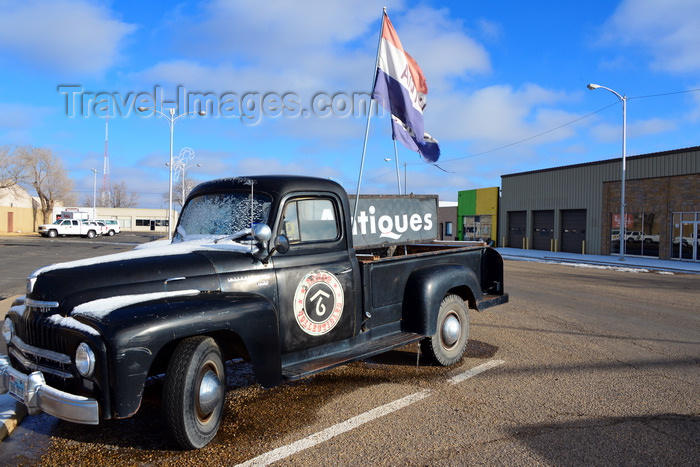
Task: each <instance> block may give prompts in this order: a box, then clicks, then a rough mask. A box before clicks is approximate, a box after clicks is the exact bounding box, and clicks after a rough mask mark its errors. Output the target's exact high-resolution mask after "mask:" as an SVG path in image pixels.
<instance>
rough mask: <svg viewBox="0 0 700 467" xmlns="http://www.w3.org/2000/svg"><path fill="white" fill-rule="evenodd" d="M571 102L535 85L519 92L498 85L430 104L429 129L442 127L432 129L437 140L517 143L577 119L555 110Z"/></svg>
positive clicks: (565, 131) (555, 136) (551, 136)
mask: <svg viewBox="0 0 700 467" xmlns="http://www.w3.org/2000/svg"><path fill="white" fill-rule="evenodd" d="M568 99H569V97H568V96H567V95H566V94H564V93H562V92H558V91H552V90H548V89H545V88H542V87H540V86H537V85H534V84H525V85H524V86H522V87H521V88H519V89H513V87H512V86H510V85H497V86H489V87H486V88H483V89H479V90H477V91H475V92H473V93H472V94H464V93H462V94H458V93H453V94H452V95H450V96H444V97H440V98H438V99H434V100H431V101H429V103H428V108H427V109H426V113H425V115H426V122H427V123H426V128H429V129H431V128H439V129H440V132H439V133H438V132H436V131H435V130H432V131H433V132H434V133H435V136H436V137H437V138H438V140H439V139H440V138H441V137H442V138H449V139H453V140H458V141H464V140H469V141H473V142H476V143H477V144H484V145H490V146H493V145H494V144H508V143H514V142H516V141H520V140H524V139H527V138H531V137H534V136H536V135H539V134H541V133H544V132H547V131H549V130H552V129H553V128H557V127H559V126H561V125H564V124H565V123H568V122H571V121H573V120H575V119H576V118H577V117H578V116H577V115H575V114H571V113H568V112H565V111H561V110H554V108H555V107H556V106H557V105H561V103H562V102H566V101H567V100H568ZM429 131H430V130H429ZM571 131H572V130H571V129H570V128H567V127H564V128H562V129H560V130H559V131H553V132H551V133H546V134H544V135H542V136H541V137H538V138H537V140H536V143H542V142H546V141H555V140H560V139H563V138H565V137H567V136H570V134H571Z"/></svg>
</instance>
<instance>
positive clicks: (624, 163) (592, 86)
mask: <svg viewBox="0 0 700 467" xmlns="http://www.w3.org/2000/svg"><path fill="white" fill-rule="evenodd" d="M587 87H588V89H591V90H593V89H598V88H601V89H605V90H606V91H610V92H611V93H613V94H615V95H616V96H617V98H618V99H620V102H621V103H622V186H621V193H620V261H624V260H625V242H626V239H625V223H626V222H625V221H626V219H625V172H626V170H627V96H622V95H620V94H619V93H617V92H615V91H613V90H612V89H610V88H606V87H605V86H601V85H599V84H592V83H591V84H589V85H588V86H587Z"/></svg>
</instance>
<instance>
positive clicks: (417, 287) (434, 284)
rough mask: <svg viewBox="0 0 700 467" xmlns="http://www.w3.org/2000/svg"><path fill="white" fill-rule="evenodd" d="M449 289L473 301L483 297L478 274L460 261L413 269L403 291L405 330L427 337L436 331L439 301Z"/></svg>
mask: <svg viewBox="0 0 700 467" xmlns="http://www.w3.org/2000/svg"><path fill="white" fill-rule="evenodd" d="M467 289H468V290H467ZM450 290H455V293H457V294H458V295H460V296H461V297H462V298H463V299H465V300H469V301H470V304H472V303H475V302H476V301H478V300H480V299H481V297H482V292H481V288H480V287H479V279H478V278H477V276H476V273H474V271H473V270H471V269H469V268H467V267H465V266H462V265H460V264H436V265H431V266H426V267H423V268H418V269H416V270H415V271H413V273H411V275H410V276H409V278H408V281H407V282H406V293H405V294H404V304H403V309H404V312H403V320H404V323H405V331H407V332H415V333H418V334H423V335H425V336H432V335H433V334H435V333H436V332H437V314H438V311H439V309H440V303H441V302H442V299H443V298H445V295H446V294H447V293H448V292H449V291H450Z"/></svg>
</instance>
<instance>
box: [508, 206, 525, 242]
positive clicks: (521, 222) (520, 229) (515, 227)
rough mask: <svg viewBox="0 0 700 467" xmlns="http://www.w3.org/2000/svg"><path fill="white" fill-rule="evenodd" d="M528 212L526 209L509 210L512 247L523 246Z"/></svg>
mask: <svg viewBox="0 0 700 467" xmlns="http://www.w3.org/2000/svg"><path fill="white" fill-rule="evenodd" d="M526 222H527V213H526V212H525V211H510V212H508V246H509V247H511V248H522V247H523V238H525V223H526Z"/></svg>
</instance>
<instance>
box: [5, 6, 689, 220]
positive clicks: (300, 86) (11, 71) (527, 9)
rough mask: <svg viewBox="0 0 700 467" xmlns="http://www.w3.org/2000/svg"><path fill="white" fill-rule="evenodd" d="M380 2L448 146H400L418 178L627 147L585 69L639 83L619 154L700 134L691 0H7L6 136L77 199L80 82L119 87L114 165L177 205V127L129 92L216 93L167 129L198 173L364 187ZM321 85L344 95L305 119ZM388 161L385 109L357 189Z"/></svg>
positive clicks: (90, 107)
mask: <svg viewBox="0 0 700 467" xmlns="http://www.w3.org/2000/svg"><path fill="white" fill-rule="evenodd" d="M383 6H386V7H387V12H388V15H389V17H390V18H391V21H392V23H393V24H394V27H395V28H396V30H397V32H398V34H399V37H400V39H401V41H402V43H403V46H404V48H405V49H406V50H407V51H408V52H409V53H410V54H411V55H412V56H413V57H414V58H415V59H416V61H417V62H418V64H419V65H420V66H421V68H422V69H423V72H424V74H425V76H426V79H427V82H428V87H429V93H428V99H427V107H426V109H425V128H426V131H427V132H429V133H430V134H431V135H432V136H433V137H435V138H436V139H437V140H438V141H439V142H440V147H441V149H442V156H441V158H440V161H438V165H439V166H440V167H441V168H442V169H443V170H440V169H437V168H435V167H433V166H430V165H428V164H426V163H424V162H422V161H421V159H420V157H419V156H418V155H417V154H416V153H414V152H411V151H409V150H407V149H405V148H403V147H402V146H399V148H398V154H399V160H400V161H401V162H402V163H406V166H405V168H406V171H407V173H406V179H407V185H408V191H409V192H414V193H422V194H438V195H439V196H440V199H442V200H451V201H454V200H456V199H457V192H458V191H459V190H466V189H473V188H483V187H490V186H500V176H501V175H503V174H509V173H516V172H522V171H528V170H536V169H541V168H547V167H553V166H562V165H570V164H576V163H581V162H589V161H596V160H604V159H611V158H615V157H620V154H621V126H622V111H621V105H620V103H619V100H618V98H617V97H616V96H615V95H614V94H612V93H610V92H608V91H606V90H604V89H598V90H595V91H590V90H588V89H586V85H587V84H588V83H591V82H592V83H597V84H600V85H603V86H607V87H609V88H611V89H613V90H615V91H617V92H618V93H620V94H624V95H626V96H627V97H628V98H629V99H628V101H627V102H628V105H627V117H628V120H627V123H628V142H627V151H628V152H627V153H628V155H636V154H645V153H650V152H657V151H665V150H671V149H678V148H685V147H690V146H696V145H698V144H700V139H699V138H698V134H699V131H698V130H699V124H700V92H698V90H700V74H699V73H698V72H699V71H700V54H698V52H697V51H698V49H699V48H700V2H697V0H622V1H619V2H615V1H610V0H589V1H587V2H562V1H536V2H522V1H517V0H503V1H498V2H472V1H463V0H460V1H443V2H436V1H420V2H419V1H409V0H406V1H402V0H385V1H383V2H372V1H352V2H350V1H337V2H336V1H328V0H311V1H305V2H299V1H297V2H292V1H282V0H269V1H266V2H250V1H245V0H231V1H224V0H205V1H181V2H169V1H150V2H143V1H138V2H137V1H128V0H127V1H119V2H117V1H86V0H50V1H38V0H27V1H22V2H17V1H14V0H0V70H1V72H0V145H4V144H9V145H24V144H29V145H33V146H38V147H50V148H52V149H53V151H54V152H55V154H56V155H58V156H59V157H60V158H61V159H62V160H63V161H64V164H65V167H66V168H67V170H68V173H69V175H70V177H71V178H73V179H74V180H75V182H76V195H77V197H78V199H79V200H82V199H85V197H86V196H88V197H89V195H91V194H92V189H93V173H92V172H91V170H90V169H91V168H96V169H98V170H100V172H102V167H103V156H104V140H105V118H104V114H105V111H104V108H105V107H104V104H102V105H101V106H100V105H98V106H95V105H94V103H95V102H94V100H93V101H90V99H89V95H90V94H93V95H95V96H98V95H99V96H98V97H101V98H102V99H108V100H109V102H111V103H114V102H117V99H120V102H121V105H120V107H121V109H118V108H117V107H116V105H115V106H113V108H112V112H113V113H112V116H111V117H110V119H109V158H110V159H109V160H110V180H111V181H112V182H113V183H114V182H122V181H123V182H125V183H126V185H127V188H128V189H129V190H130V191H133V192H136V193H138V194H139V197H140V198H139V206H140V207H166V204H167V202H165V201H164V197H163V194H164V193H166V192H167V186H168V169H167V167H166V166H165V163H166V162H167V161H168V151H169V134H170V133H169V132H170V130H169V125H168V123H167V121H166V120H165V119H164V118H162V117H158V116H157V114H154V113H153V112H152V111H148V112H138V111H137V110H136V107H137V106H138V104H134V98H135V97H137V96H138V97H139V98H141V99H145V101H143V102H144V103H146V104H148V102H149V101H148V99H149V96H153V98H155V99H156V105H157V108H159V109H160V108H161V107H159V106H160V105H161V102H160V101H163V102H164V103H165V106H166V107H167V105H168V103H169V102H170V103H173V102H175V100H176V97H177V95H178V92H183V93H185V94H184V95H187V96H190V95H196V94H198V93H199V94H201V95H205V94H207V95H209V96H210V97H212V102H214V103H215V104H216V106H217V107H216V108H215V109H214V108H212V109H211V111H210V112H209V114H208V115H206V116H203V117H202V116H194V115H192V116H185V117H181V118H179V119H178V120H177V121H176V122H175V126H174V152H175V154H178V153H179V152H180V150H181V149H182V148H183V147H189V148H192V150H193V151H194V153H195V157H194V159H193V160H192V162H193V163H194V164H201V167H192V168H190V169H188V177H189V176H191V177H193V178H195V179H197V180H200V181H204V180H208V179H212V178H218V177H223V176H238V175H252V174H262V173H288V174H309V175H317V176H322V177H331V178H333V179H336V180H339V181H341V182H342V184H343V186H344V187H345V188H346V190H348V191H349V192H351V193H354V192H355V191H356V186H357V178H358V174H359V170H360V158H361V155H362V148H363V140H364V134H365V127H366V124H367V118H366V115H365V114H364V113H363V112H361V110H362V109H358V108H355V107H349V108H347V109H343V108H342V106H340V104H341V103H343V102H352V99H353V96H355V95H359V96H362V95H366V94H368V93H369V92H370V88H371V84H372V78H373V75H374V66H375V56H376V52H377V41H378V37H379V28H380V22H381V12H382V7H383ZM69 96H71V97H72V98H73V99H75V102H80V100H83V101H84V102H86V103H87V104H86V105H85V106H81V105H76V106H71V103H70V102H69V101H71V99H69ZM264 96H267V99H268V100H267V101H265V102H263V97H264ZM317 96H318V97H317ZM323 96H328V99H330V98H331V97H333V96H336V103H337V104H338V108H337V109H335V108H334V109H330V110H326V109H325V107H324V106H322V105H321V106H318V109H317V111H316V112H313V111H309V112H308V113H305V115H302V110H304V109H307V110H309V109H312V104H313V103H314V102H316V103H317V104H318V103H320V104H323V103H324V102H325V101H323V100H321V101H314V97H317V98H322V97H323ZM110 99H111V100H110ZM130 99H131V100H130ZM224 101H225V102H224ZM103 102H106V101H104V100H103ZM222 103H223V104H222ZM240 103H243V105H248V106H252V107H249V108H250V109H252V110H249V111H248V112H247V114H248V115H252V116H253V118H246V117H245V116H243V118H240V117H237V116H236V115H240V114H241V108H240V106H238V107H237V106H236V105H240ZM283 104H288V105H287V106H286V107H282V105H283ZM151 105H152V104H151ZM222 105H223V107H222ZM96 107H97V108H96ZM263 108H264V109H266V110H265V111H264V112H263V110H262V109H263ZM184 110H187V111H191V110H193V109H191V108H190V107H189V106H188V107H187V108H186V109H185V106H184V104H183V103H181V106H180V107H178V109H177V113H176V115H178V114H179V113H181V112H184ZM165 111H166V112H167V109H166V110H165ZM258 116H259V118H258ZM385 158H392V159H393V158H394V149H393V143H392V140H391V132H390V120H389V117H388V115H377V116H373V117H372V119H371V121H370V134H369V139H368V145H367V156H366V163H365V167H364V176H363V180H362V192H363V193H396V191H397V184H396V171H395V165H394V162H393V161H392V162H386V161H385V160H384V159H385ZM401 171H402V173H401V179H402V183H403V176H404V174H403V166H402V169H401ZM101 185H102V173H100V175H99V176H98V190H99V189H100V188H101Z"/></svg>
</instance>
